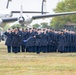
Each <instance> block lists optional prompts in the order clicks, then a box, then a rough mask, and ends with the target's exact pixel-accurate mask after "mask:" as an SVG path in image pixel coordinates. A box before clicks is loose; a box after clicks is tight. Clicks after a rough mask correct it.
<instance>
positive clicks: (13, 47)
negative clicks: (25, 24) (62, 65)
mask: <svg viewBox="0 0 76 75" xmlns="http://www.w3.org/2000/svg"><path fill="white" fill-rule="evenodd" d="M4 34H5V35H6V42H5V45H6V46H7V52H8V53H11V52H13V53H19V52H36V53H37V54H40V52H43V53H49V52H61V53H64V52H76V32H75V31H69V30H62V31H56V30H53V29H35V28H33V29H32V28H29V29H24V28H22V29H19V28H18V27H17V28H13V29H8V30H7V31H6V32H5V33H4Z"/></svg>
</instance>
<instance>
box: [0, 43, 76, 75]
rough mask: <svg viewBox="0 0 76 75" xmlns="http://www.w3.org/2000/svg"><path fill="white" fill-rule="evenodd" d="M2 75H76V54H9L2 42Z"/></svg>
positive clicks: (0, 61)
mask: <svg viewBox="0 0 76 75" xmlns="http://www.w3.org/2000/svg"><path fill="white" fill-rule="evenodd" d="M0 75H76V53H40V54H36V53H26V52H25V53H17V54H14V53H7V49H6V46H5V45H4V42H0Z"/></svg>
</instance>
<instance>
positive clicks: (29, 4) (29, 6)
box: [0, 0, 61, 23]
mask: <svg viewBox="0 0 76 75" xmlns="http://www.w3.org/2000/svg"><path fill="white" fill-rule="evenodd" d="M7 1H8V0H0V9H5V8H6V5H7ZM59 1H61V0H46V8H45V9H46V11H48V12H50V13H54V12H53V9H54V8H55V7H56V5H57V3H58V2H59ZM41 4H42V0H12V2H10V3H9V8H8V9H9V10H20V5H23V10H25V11H41ZM19 15H20V14H18V15H17V14H14V16H19ZM26 15H28V16H29V15H30V16H32V15H38V14H26ZM40 21H48V22H49V19H46V20H36V21H33V23H35V22H38V23H39V22H40Z"/></svg>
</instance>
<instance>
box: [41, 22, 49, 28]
mask: <svg viewBox="0 0 76 75" xmlns="http://www.w3.org/2000/svg"><path fill="white" fill-rule="evenodd" d="M41 27H42V28H49V26H48V23H47V22H43V23H41Z"/></svg>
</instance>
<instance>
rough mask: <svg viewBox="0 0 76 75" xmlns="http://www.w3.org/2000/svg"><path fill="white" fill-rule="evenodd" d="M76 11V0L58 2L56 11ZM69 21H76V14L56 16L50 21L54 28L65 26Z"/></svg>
mask: <svg viewBox="0 0 76 75" xmlns="http://www.w3.org/2000/svg"><path fill="white" fill-rule="evenodd" d="M71 11H76V0H63V1H61V2H59V3H58V4H57V7H56V8H55V9H54V12H56V13H58V12H71ZM67 22H71V23H76V15H74V14H73V15H66V16H60V17H54V18H53V19H52V21H51V23H50V25H51V26H52V27H53V28H58V29H59V28H63V27H64V25H65V24H66V23H67Z"/></svg>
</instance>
